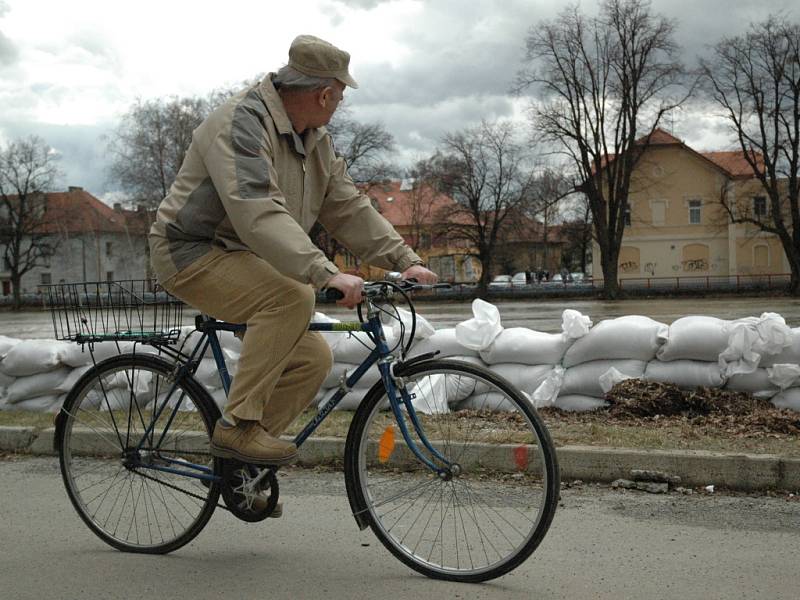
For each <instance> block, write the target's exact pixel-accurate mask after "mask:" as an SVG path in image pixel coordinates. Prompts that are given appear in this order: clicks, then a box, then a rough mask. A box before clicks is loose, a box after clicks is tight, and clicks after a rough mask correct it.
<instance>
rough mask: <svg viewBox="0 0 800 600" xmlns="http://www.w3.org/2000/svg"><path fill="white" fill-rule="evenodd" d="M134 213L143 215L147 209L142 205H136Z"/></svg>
mask: <svg viewBox="0 0 800 600" xmlns="http://www.w3.org/2000/svg"><path fill="white" fill-rule="evenodd" d="M136 212H137V213H145V212H147V208H146V207H145V205H144V204H137V205H136Z"/></svg>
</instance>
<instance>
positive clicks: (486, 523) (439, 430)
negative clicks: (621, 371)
mask: <svg viewBox="0 0 800 600" xmlns="http://www.w3.org/2000/svg"><path fill="white" fill-rule="evenodd" d="M402 380H403V382H404V385H405V389H406V390H407V392H408V393H409V394H410V397H411V399H412V403H413V406H414V407H415V411H414V412H415V413H416V415H417V417H418V420H419V430H416V428H415V427H414V426H413V425H412V423H411V422H410V421H411V420H410V418H409V416H410V415H409V414H408V412H407V411H403V412H404V419H405V422H406V423H407V426H408V429H409V431H410V437H411V439H412V440H413V441H414V443H415V444H416V445H417V447H418V448H420V449H421V450H422V451H423V453H424V454H425V455H426V456H428V457H429V458H430V457H432V456H433V454H432V453H431V452H430V451H428V450H425V448H424V444H423V440H422V439H421V436H420V431H421V432H423V434H424V437H425V438H427V441H428V442H429V444H430V445H431V447H432V448H433V449H434V450H436V452H437V453H438V454H439V455H440V456H441V458H443V459H445V460H446V462H447V463H449V466H448V468H447V469H446V473H439V474H437V473H436V472H434V471H433V470H431V469H430V468H428V467H427V466H426V465H425V464H423V463H422V462H421V461H420V460H419V459H418V458H417V457H416V456H415V455H414V454H413V452H412V451H411V450H410V449H409V447H408V445H407V444H406V442H405V440H404V438H403V436H402V434H401V432H400V431H399V429H398V425H397V422H396V420H395V418H394V415H393V414H392V412H391V411H387V410H386V408H387V406H388V399H387V397H386V392H385V390H384V389H383V388H382V387H376V388H374V389H373V393H371V394H370V395H369V396H368V397H367V398H365V399H364V401H363V402H362V405H361V406H360V407H359V409H358V412H357V413H356V415H355V417H354V419H353V423H352V425H351V429H350V432H349V435H348V442H347V452H346V456H345V461H346V465H347V477H348V491H349V493H351V494H354V495H355V498H352V499H351V504H352V505H353V506H355V507H363V508H362V509H361V510H362V511H363V512H362V515H361V516H363V517H364V518H366V520H367V522H368V523H369V525H370V527H371V528H372V530H373V531H374V533H375V535H377V537H378V539H380V541H381V542H382V543H383V544H384V546H386V547H387V548H388V549H389V551H391V552H392V554H394V555H395V556H396V557H397V558H399V559H400V560H401V561H402V562H404V563H405V564H406V565H408V566H410V567H411V568H412V569H415V570H416V571H419V572H420V573H423V574H425V575H427V576H429V577H433V578H436V579H446V580H452V581H464V582H479V581H486V580H489V579H493V578H495V577H498V576H500V575H503V574H505V573H507V572H508V571H510V570H512V569H514V568H515V567H517V566H518V565H519V564H521V563H522V562H523V561H524V560H525V559H526V558H527V557H528V556H530V554H531V553H532V552H533V551H534V550H535V549H536V547H537V546H538V545H539V543H540V542H541V541H542V539H543V538H544V536H545V534H546V533H547V530H548V528H549V526H550V523H551V521H552V519H553V515H554V513H555V509H556V505H557V502H558V492H559V473H558V465H557V462H556V456H555V450H554V448H553V444H552V441H551V440H550V436H549V434H548V433H547V429H546V428H545V426H544V424H543V423H542V421H541V419H540V418H539V416H538V415H537V414H536V411H535V410H534V409H533V407H532V405H531V404H530V402H529V401H528V400H527V399H526V398H525V397H524V396H523V395H522V394H521V393H520V392H519V391H518V390H516V389H515V388H514V387H513V386H511V385H510V384H509V383H508V382H507V381H505V380H504V379H502V378H500V377H498V376H497V375H495V374H494V373H492V372H491V371H488V370H486V369H483V368H480V367H477V366H474V365H470V364H467V363H461V362H457V361H448V360H434V361H426V362H422V363H419V364H416V365H412V366H409V367H407V368H406V369H405V370H404V371H403V372H402ZM434 462H435V463H436V464H437V465H443V464H445V463H444V462H443V461H441V460H440V459H434Z"/></svg>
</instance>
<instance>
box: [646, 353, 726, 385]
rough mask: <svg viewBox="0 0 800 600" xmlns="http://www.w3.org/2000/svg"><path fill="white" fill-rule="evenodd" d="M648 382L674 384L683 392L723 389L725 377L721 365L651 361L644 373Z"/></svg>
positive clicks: (694, 361)
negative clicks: (700, 388)
mask: <svg viewBox="0 0 800 600" xmlns="http://www.w3.org/2000/svg"><path fill="white" fill-rule="evenodd" d="M644 379H645V380H646V381H658V382H660V383H673V384H675V385H677V386H678V387H679V388H680V389H682V390H693V389H695V388H697V387H700V386H704V387H713V388H718V387H722V385H724V383H725V377H724V376H723V374H722V368H721V367H720V366H719V363H718V362H716V361H714V362H702V361H697V360H673V361H669V362H662V361H660V360H651V361H650V362H649V363H647V368H646V369H645V372H644Z"/></svg>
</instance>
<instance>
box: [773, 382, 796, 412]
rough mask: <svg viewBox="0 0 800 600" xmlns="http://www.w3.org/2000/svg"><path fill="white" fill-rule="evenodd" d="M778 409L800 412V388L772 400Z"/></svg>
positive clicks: (785, 391)
mask: <svg viewBox="0 0 800 600" xmlns="http://www.w3.org/2000/svg"><path fill="white" fill-rule="evenodd" d="M771 402H772V404H774V405H775V406H777V407H778V408H789V409H791V410H796V411H798V412H800V388H797V387H794V388H789V389H788V390H783V391H782V392H779V393H777V394H775V395H774V396H773V397H772V400H771Z"/></svg>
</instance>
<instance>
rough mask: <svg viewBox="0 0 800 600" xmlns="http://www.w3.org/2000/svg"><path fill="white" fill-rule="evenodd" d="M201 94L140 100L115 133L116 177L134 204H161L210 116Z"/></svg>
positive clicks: (110, 145)
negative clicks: (192, 143) (198, 130)
mask: <svg viewBox="0 0 800 600" xmlns="http://www.w3.org/2000/svg"><path fill="white" fill-rule="evenodd" d="M208 112H209V102H208V101H207V100H206V99H203V98H198V97H187V98H170V99H168V100H164V99H156V100H146V101H143V100H137V101H136V103H135V104H134V105H133V106H131V108H130V110H129V111H128V112H127V113H126V114H125V115H124V116H123V118H122V121H121V123H120V124H119V126H118V127H117V129H116V131H115V132H114V133H113V134H112V136H111V138H110V140H109V143H108V150H109V152H110V154H111V156H112V161H111V168H110V171H111V176H112V178H113V179H115V180H116V181H118V182H119V184H120V185H121V186H122V189H123V191H125V192H127V193H128V194H129V196H130V197H132V198H134V199H135V200H134V202H135V203H136V204H139V205H143V206H145V207H146V208H155V207H156V206H158V204H159V202H161V200H162V199H163V198H164V197H165V196H166V195H167V192H168V191H169V187H170V186H171V185H172V182H173V181H174V180H175V176H176V175H177V173H178V170H179V169H180V168H181V165H182V164H183V159H184V157H185V156H186V151H187V150H188V149H189V144H190V143H191V141H192V131H194V130H195V129H196V128H197V127H198V126H199V125H200V123H202V122H203V119H205V117H206V116H207V115H208Z"/></svg>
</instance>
